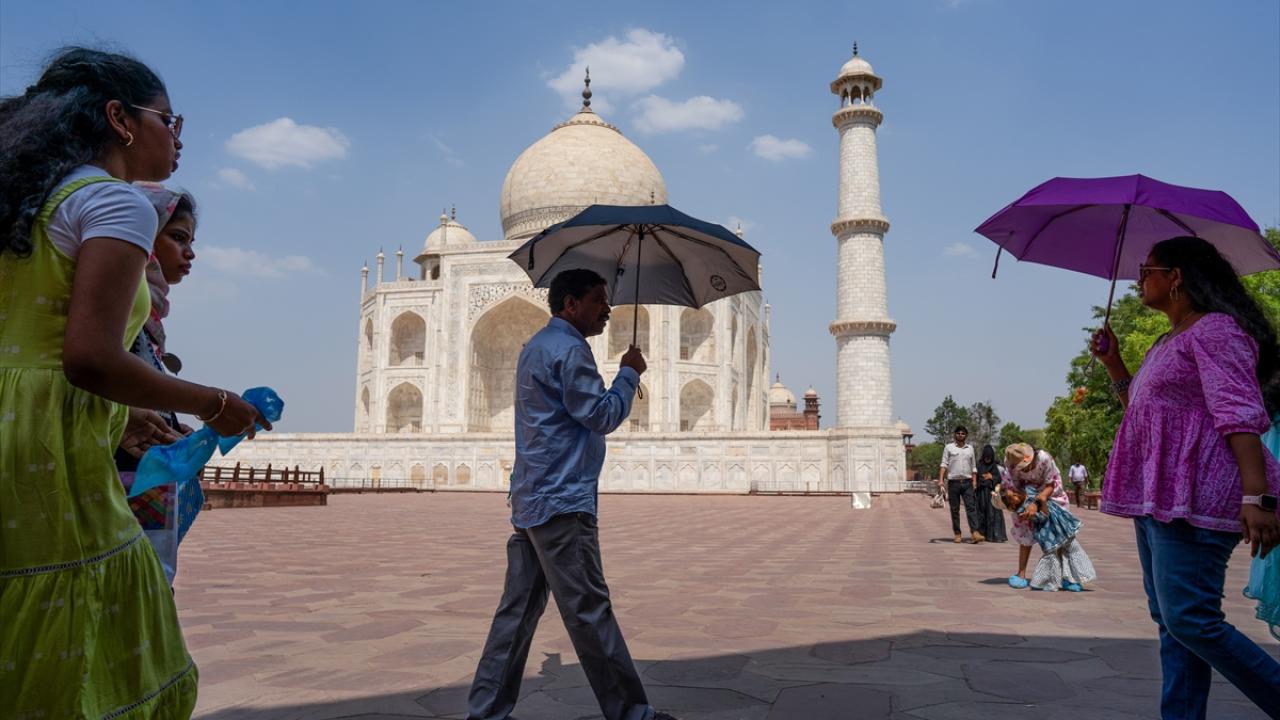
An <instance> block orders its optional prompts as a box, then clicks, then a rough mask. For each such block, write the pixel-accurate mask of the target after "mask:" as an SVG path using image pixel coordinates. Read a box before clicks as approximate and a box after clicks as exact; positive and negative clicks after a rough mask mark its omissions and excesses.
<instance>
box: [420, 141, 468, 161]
mask: <svg viewBox="0 0 1280 720" xmlns="http://www.w3.org/2000/svg"><path fill="white" fill-rule="evenodd" d="M427 137H429V138H431V142H432V143H433V144H434V145H435V146H436V149H437V150H439V151H440V154H441V155H443V156H444V161H445V162H447V163H449V164H450V165H452V166H454V167H462V166H463V165H466V163H464V162H463V161H462V158H460V157H458V153H456V152H454V150H453V148H451V147H449V146H448V145H446V144H445V143H444V141H443V140H441V139H440V138H438V137H436V136H435V135H428V136H427Z"/></svg>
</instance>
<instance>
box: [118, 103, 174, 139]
mask: <svg viewBox="0 0 1280 720" xmlns="http://www.w3.org/2000/svg"><path fill="white" fill-rule="evenodd" d="M130 107H132V108H133V109H134V110H146V111H147V112H149V113H155V114H157V115H159V116H160V118H161V120H162V121H163V122H164V126H165V127H167V128H169V132H170V133H171V134H172V135H173V139H174V140H177V139H178V136H180V135H182V116H181V115H175V114H174V113H171V112H165V111H163V110H156V109H155V108H149V107H142V106H141V105H133V104H130Z"/></svg>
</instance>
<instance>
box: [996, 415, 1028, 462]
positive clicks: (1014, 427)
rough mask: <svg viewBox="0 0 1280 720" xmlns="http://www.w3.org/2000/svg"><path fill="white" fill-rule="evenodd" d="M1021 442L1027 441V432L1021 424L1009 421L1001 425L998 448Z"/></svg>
mask: <svg viewBox="0 0 1280 720" xmlns="http://www.w3.org/2000/svg"><path fill="white" fill-rule="evenodd" d="M1020 442H1027V432H1026V431H1025V430H1023V429H1022V426H1021V425H1019V424H1018V423H1016V422H1013V421H1009V422H1007V423H1005V424H1003V425H1001V426H1000V435H999V437H998V438H997V442H996V445H997V446H998V447H997V449H1003V448H1006V447H1008V446H1010V445H1012V444H1014V443H1020ZM1001 462H1003V461H1001Z"/></svg>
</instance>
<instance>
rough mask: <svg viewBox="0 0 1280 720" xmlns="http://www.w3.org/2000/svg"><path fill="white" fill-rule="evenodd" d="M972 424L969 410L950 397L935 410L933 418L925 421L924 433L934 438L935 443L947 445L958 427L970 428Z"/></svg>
mask: <svg viewBox="0 0 1280 720" xmlns="http://www.w3.org/2000/svg"><path fill="white" fill-rule="evenodd" d="M972 423H973V419H972V418H971V417H970V416H969V409H968V408H966V407H964V406H963V405H960V404H959V403H957V402H956V401H955V400H954V399H953V398H952V397H951V396H950V395H948V396H947V397H946V398H945V399H943V401H942V403H941V404H940V405H938V407H936V408H934V410H933V417H931V418H929V419H928V420H926V421H925V423H924V431H925V432H927V433H929V434H930V435H931V436H933V439H934V441H935V442H939V443H943V444H945V443H948V442H950V441H951V436H952V435H953V434H954V433H955V429H956V426H957V425H964V426H965V427H969V425H971V424H972ZM971 429H972V428H971Z"/></svg>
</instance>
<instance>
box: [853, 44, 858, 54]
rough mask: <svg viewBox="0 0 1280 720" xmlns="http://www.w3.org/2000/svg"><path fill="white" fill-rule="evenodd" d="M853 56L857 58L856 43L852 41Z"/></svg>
mask: <svg viewBox="0 0 1280 720" xmlns="http://www.w3.org/2000/svg"><path fill="white" fill-rule="evenodd" d="M853 56H854V57H858V41H857V40H854V41H853Z"/></svg>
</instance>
